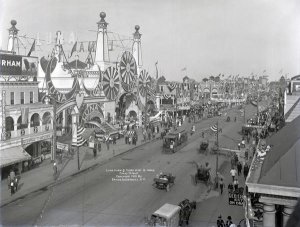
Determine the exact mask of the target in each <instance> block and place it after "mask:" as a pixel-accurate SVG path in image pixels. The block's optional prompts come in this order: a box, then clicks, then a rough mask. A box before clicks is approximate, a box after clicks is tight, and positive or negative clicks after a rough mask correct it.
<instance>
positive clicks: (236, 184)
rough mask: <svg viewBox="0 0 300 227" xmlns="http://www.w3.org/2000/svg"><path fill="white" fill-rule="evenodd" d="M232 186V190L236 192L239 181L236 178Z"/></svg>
mask: <svg viewBox="0 0 300 227" xmlns="http://www.w3.org/2000/svg"><path fill="white" fill-rule="evenodd" d="M233 187H234V191H235V192H237V191H238V189H239V182H238V180H237V179H234V181H233Z"/></svg>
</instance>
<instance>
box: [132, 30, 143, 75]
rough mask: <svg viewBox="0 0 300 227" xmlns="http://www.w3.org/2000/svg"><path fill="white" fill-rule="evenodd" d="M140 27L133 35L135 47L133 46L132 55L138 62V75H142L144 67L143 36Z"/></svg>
mask: <svg viewBox="0 0 300 227" xmlns="http://www.w3.org/2000/svg"><path fill="white" fill-rule="evenodd" d="M139 30H140V26H139V25H136V26H135V33H133V45H132V55H133V57H134V59H135V61H136V65H137V73H138V75H139V74H140V71H141V68H142V66H143V60H142V46H141V36H142V35H141V34H140V32H139Z"/></svg>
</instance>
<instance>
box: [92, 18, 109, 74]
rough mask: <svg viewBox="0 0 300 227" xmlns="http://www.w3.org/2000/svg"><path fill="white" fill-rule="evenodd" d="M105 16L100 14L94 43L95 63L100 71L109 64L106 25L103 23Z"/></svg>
mask: <svg viewBox="0 0 300 227" xmlns="http://www.w3.org/2000/svg"><path fill="white" fill-rule="evenodd" d="M105 17H106V14H105V13H104V12H101V13H100V18H101V19H100V21H99V22H98V23H97V24H98V32H97V42H96V56H95V63H96V64H97V65H99V66H100V69H101V71H104V70H105V68H106V67H105V66H106V65H107V64H108V62H109V52H108V38H107V25H108V23H106V21H105Z"/></svg>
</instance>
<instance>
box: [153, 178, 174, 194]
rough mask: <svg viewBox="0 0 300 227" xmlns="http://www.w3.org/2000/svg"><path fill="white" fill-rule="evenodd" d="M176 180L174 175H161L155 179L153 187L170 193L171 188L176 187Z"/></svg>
mask: <svg viewBox="0 0 300 227" xmlns="http://www.w3.org/2000/svg"><path fill="white" fill-rule="evenodd" d="M175 178H176V177H175V176H173V175H172V173H160V174H159V175H158V176H157V177H155V178H154V183H153V186H154V187H156V188H158V189H165V190H166V191H167V192H168V191H169V190H170V187H171V186H173V185H174V182H175Z"/></svg>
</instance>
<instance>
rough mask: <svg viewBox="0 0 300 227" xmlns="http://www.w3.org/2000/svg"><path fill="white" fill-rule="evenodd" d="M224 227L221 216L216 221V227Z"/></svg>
mask: <svg viewBox="0 0 300 227" xmlns="http://www.w3.org/2000/svg"><path fill="white" fill-rule="evenodd" d="M224 226H225V222H224V221H223V219H222V216H221V215H220V216H219V217H218V220H217V227H224Z"/></svg>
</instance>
